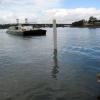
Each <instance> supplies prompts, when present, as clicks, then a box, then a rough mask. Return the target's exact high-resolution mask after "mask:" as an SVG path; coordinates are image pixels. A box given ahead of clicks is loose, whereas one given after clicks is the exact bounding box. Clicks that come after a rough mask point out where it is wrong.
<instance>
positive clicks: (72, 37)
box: [0, 28, 100, 100]
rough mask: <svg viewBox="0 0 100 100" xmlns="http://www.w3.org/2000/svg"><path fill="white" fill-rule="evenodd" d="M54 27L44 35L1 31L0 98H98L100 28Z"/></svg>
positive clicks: (46, 99)
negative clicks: (97, 78) (54, 40)
mask: <svg viewBox="0 0 100 100" xmlns="http://www.w3.org/2000/svg"><path fill="white" fill-rule="evenodd" d="M57 36H58V52H56V51H54V52H53V53H52V49H53V38H52V37H53V34H52V28H51V29H50V28H48V29H47V35H46V36H43V37H18V36H12V35H8V34H6V33H5V30H0V100H99V97H100V95H99V93H100V92H99V90H100V88H99V86H100V84H97V82H96V74H97V73H100V29H87V28H58V33H57Z"/></svg>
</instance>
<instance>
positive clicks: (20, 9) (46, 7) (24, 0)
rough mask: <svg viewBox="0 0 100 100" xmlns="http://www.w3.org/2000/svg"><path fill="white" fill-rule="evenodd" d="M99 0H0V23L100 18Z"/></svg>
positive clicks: (70, 21) (62, 21)
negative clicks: (26, 20)
mask: <svg viewBox="0 0 100 100" xmlns="http://www.w3.org/2000/svg"><path fill="white" fill-rule="evenodd" d="M99 4H100V0H0V24H6V23H16V19H19V21H20V22H21V23H24V20H25V18H28V22H29V23H52V20H53V19H56V20H57V23H72V22H74V21H78V20H81V19H86V20H88V18H89V17H90V16H95V17H97V18H98V19H99V18H100V6H99Z"/></svg>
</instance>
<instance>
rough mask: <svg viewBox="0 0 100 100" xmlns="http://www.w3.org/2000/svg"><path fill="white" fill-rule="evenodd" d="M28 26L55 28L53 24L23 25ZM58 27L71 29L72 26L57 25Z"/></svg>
mask: <svg viewBox="0 0 100 100" xmlns="http://www.w3.org/2000/svg"><path fill="white" fill-rule="evenodd" d="M22 25H26V26H30V25H31V26H33V27H53V24H22ZM56 25H57V27H70V26H71V24H56Z"/></svg>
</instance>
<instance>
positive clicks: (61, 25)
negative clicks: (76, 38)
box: [0, 23, 71, 29]
mask: <svg viewBox="0 0 100 100" xmlns="http://www.w3.org/2000/svg"><path fill="white" fill-rule="evenodd" d="M17 25H18V24H0V29H5V28H9V27H10V26H17ZM20 25H23V26H33V27H38V28H41V27H53V24H30V23H28V24H24V23H20ZM56 25H57V27H70V26H71V24H56Z"/></svg>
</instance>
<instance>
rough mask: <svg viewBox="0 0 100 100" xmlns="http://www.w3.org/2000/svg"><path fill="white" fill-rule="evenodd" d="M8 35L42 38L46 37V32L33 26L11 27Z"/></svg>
mask: <svg viewBox="0 0 100 100" xmlns="http://www.w3.org/2000/svg"><path fill="white" fill-rule="evenodd" d="M7 33H9V34H13V35H22V36H30V35H32V36H42V35H46V30H43V29H40V28H33V27H32V26H21V25H19V26H11V27H9V28H8V30H7Z"/></svg>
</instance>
